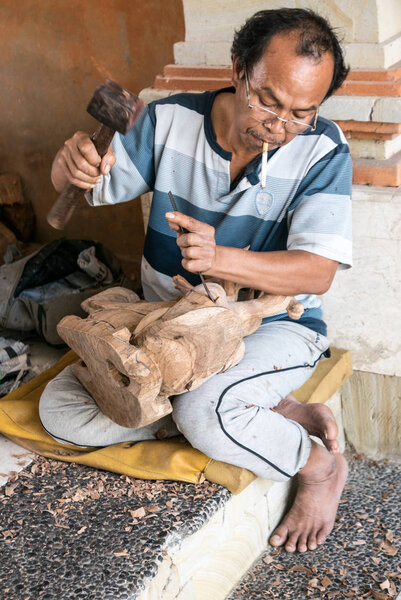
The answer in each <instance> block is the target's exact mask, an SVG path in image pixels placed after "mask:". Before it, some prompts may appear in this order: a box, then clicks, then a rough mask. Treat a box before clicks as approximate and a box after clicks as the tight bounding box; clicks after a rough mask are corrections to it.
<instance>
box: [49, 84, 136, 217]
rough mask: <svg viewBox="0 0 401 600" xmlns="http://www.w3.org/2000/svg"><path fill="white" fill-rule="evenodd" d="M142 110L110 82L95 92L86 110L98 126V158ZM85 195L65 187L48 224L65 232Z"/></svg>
mask: <svg viewBox="0 0 401 600" xmlns="http://www.w3.org/2000/svg"><path fill="white" fill-rule="evenodd" d="M144 106H145V104H144V102H143V100H141V99H140V98H138V97H137V96H135V94H132V93H131V92H129V91H128V90H126V89H124V88H122V87H121V86H120V85H118V83H116V82H115V81H112V80H111V79H107V80H106V81H105V82H104V83H103V84H102V85H100V86H99V87H97V88H96V90H95V92H94V94H93V96H92V99H91V101H90V102H89V104H88V107H87V109H86V110H87V111H88V113H89V114H90V115H92V117H94V118H95V119H97V120H98V121H100V123H101V125H100V127H99V128H98V130H97V131H96V132H95V133H94V134H93V135H92V137H91V139H92V141H93V143H94V145H95V147H96V150H97V152H98V154H99V156H100V157H103V156H104V155H105V154H106V152H107V149H108V147H109V146H110V143H111V140H112V138H113V135H114V134H115V132H116V131H118V132H119V133H122V134H123V135H125V134H126V133H127V132H128V131H129V129H131V127H132V126H133V124H134V123H135V121H136V120H137V119H138V117H139V115H140V114H141V112H142V110H143V108H144ZM84 194H85V190H84V189H82V188H80V187H78V186H76V185H73V184H67V185H66V187H65V188H64V190H63V191H62V192H61V194H60V196H59V197H58V199H57V200H56V202H55V203H54V204H53V207H52V208H51V210H50V212H49V214H48V215H47V221H48V223H49V224H50V225H51V226H52V227H54V228H55V229H64V227H65V225H66V224H67V222H68V221H69V220H70V218H71V215H72V213H73V211H74V208H75V207H76V206H77V204H78V203H79V202H80V200H81V199H82V198H83V196H84Z"/></svg>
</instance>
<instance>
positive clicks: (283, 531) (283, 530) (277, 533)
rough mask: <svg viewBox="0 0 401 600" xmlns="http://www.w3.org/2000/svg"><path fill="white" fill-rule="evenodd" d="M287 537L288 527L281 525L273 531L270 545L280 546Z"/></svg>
mask: <svg viewBox="0 0 401 600" xmlns="http://www.w3.org/2000/svg"><path fill="white" fill-rule="evenodd" d="M287 538H288V528H287V527H285V526H284V525H281V526H279V527H277V529H275V530H274V531H273V535H272V536H271V537H270V540H269V542H270V544H271V545H272V546H282V545H283V544H285V542H286V541H287Z"/></svg>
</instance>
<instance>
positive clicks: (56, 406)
mask: <svg viewBox="0 0 401 600" xmlns="http://www.w3.org/2000/svg"><path fill="white" fill-rule="evenodd" d="M244 341H245V346H246V351H245V356H244V358H243V359H242V360H241V362H240V363H239V364H238V365H236V366H235V367H232V368H231V369H229V370H228V371H226V372H225V373H220V374H218V375H214V376H213V377H212V378H211V379H209V380H208V381H206V382H205V383H203V385H202V386H201V387H199V388H198V389H197V390H194V391H192V392H186V393H185V394H181V395H179V396H176V398H175V399H174V400H173V413H172V415H168V416H167V417H164V418H163V419H160V420H159V421H157V422H155V423H152V424H151V425H148V426H146V427H142V428H140V429H130V428H126V427H121V426H120V425H117V424H116V423H114V422H113V421H111V420H110V419H109V418H108V417H106V415H104V414H103V413H102V412H101V411H100V409H99V408H98V406H97V404H96V403H95V402H94V400H93V399H92V398H91V396H90V395H89V394H88V392H87V391H86V390H85V389H84V387H83V386H82V385H81V384H80V382H79V381H78V380H77V379H76V378H75V376H74V374H73V373H72V371H71V367H67V368H66V369H64V371H62V372H61V373H59V375H57V377H55V378H54V379H53V380H52V381H50V382H49V383H48V385H47V386H46V388H45V390H44V392H43V394H42V397H41V400H40V405H39V413H40V419H41V421H42V424H43V426H44V428H45V429H46V430H47V431H48V433H50V435H52V436H53V437H54V438H55V439H56V440H58V441H60V442H62V443H72V444H76V445H79V446H86V447H88V446H108V445H110V444H116V443H119V442H124V441H134V442H136V441H143V440H150V439H155V438H156V433H157V432H158V431H160V430H165V437H172V436H174V435H178V434H179V433H182V434H183V435H184V436H185V437H186V438H187V440H188V441H189V442H190V443H191V444H192V446H193V447H195V448H198V449H199V450H201V451H202V452H204V453H205V454H206V455H207V456H209V457H210V458H213V459H215V460H221V461H224V462H227V463H230V464H233V465H237V466H239V467H245V468H247V469H249V470H250V471H252V472H254V473H255V474H256V475H259V476H260V477H265V478H267V479H273V480H275V481H285V480H287V479H288V478H289V477H292V476H293V475H295V474H296V473H297V472H298V471H299V470H300V469H301V468H302V467H303V466H304V465H305V464H306V462H307V460H308V457H309V452H310V447H311V442H310V439H309V436H308V434H307V432H306V431H305V429H304V428H303V427H302V426H301V425H299V424H298V423H296V422H295V421H292V420H289V419H286V418H285V417H283V416H282V415H280V414H279V413H276V412H274V411H272V410H271V409H272V408H274V407H275V406H277V404H278V403H279V402H280V400H281V399H282V398H284V397H285V396H286V395H287V394H289V393H290V392H291V391H293V390H295V389H297V388H299V387H300V386H301V385H302V384H303V383H304V382H305V381H306V380H307V379H308V378H309V377H310V375H311V374H312V373H313V371H314V369H315V366H316V363H317V361H318V360H319V359H320V358H321V357H322V354H323V353H324V352H325V351H326V350H327V348H328V340H327V338H326V337H325V336H322V335H320V334H318V333H315V332H314V331H312V330H311V329H308V328H306V327H304V326H303V325H299V324H298V323H292V322H289V321H273V322H271V323H266V324H265V325H262V326H261V327H259V329H258V330H257V331H256V332H255V333H253V334H252V335H250V336H248V337H246V338H245V339H244Z"/></svg>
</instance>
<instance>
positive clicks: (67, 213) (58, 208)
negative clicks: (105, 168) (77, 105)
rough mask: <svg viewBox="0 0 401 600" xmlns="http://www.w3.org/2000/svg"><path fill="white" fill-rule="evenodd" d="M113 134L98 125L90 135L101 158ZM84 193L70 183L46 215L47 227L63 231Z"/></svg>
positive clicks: (106, 128) (105, 127)
mask: <svg viewBox="0 0 401 600" xmlns="http://www.w3.org/2000/svg"><path fill="white" fill-rule="evenodd" d="M114 133H115V132H114V130H113V129H110V127H107V125H100V127H99V128H98V130H97V131H96V132H95V133H94V134H93V135H92V137H91V140H92V142H93V143H94V145H95V148H96V150H97V153H98V154H99V156H100V157H101V158H103V156H104V155H105V154H106V152H107V150H108V147H109V146H110V144H111V140H112V139H113V135H114ZM85 191H86V190H84V189H82V188H80V187H78V186H76V185H73V184H72V183H68V184H67V185H66V186H65V188H64V189H63V191H62V192H61V194H60V196H59V197H58V198H57V200H56V202H55V203H54V204H53V206H52V208H51V209H50V211H49V213H48V215H47V222H48V223H49V225H51V226H52V227H54V229H64V227H65V226H66V224H67V223H68V221H69V220H70V218H71V216H72V213H73V212H74V209H75V207H76V206H77V204H79V202H80V200H81V199H82V198H83V197H84V194H85Z"/></svg>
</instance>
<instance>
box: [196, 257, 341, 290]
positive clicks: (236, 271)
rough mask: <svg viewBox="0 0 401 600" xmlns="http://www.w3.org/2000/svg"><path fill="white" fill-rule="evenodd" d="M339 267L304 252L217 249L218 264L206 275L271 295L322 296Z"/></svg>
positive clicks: (328, 260) (327, 260)
mask: <svg viewBox="0 0 401 600" xmlns="http://www.w3.org/2000/svg"><path fill="white" fill-rule="evenodd" d="M337 264H338V263H337V262H336V261H333V260H330V259H328V258H324V257H322V256H319V255H317V254H312V253H311V252H305V251H302V250H285V251H277V252H250V251H248V250H241V249H240V248H231V247H227V246H216V260H215V263H214V265H213V268H212V269H209V270H208V271H207V272H206V273H205V274H206V275H210V276H213V277H217V278H221V279H226V280H228V281H234V282H237V283H241V284H243V285H244V287H250V288H255V289H259V290H262V291H265V292H268V293H270V294H280V295H286V296H287V295H288V296H290V295H291V296H292V295H296V294H323V293H324V292H326V291H327V290H328V289H329V287H330V285H331V282H332V280H333V277H334V275H335V272H336V269H337Z"/></svg>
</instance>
